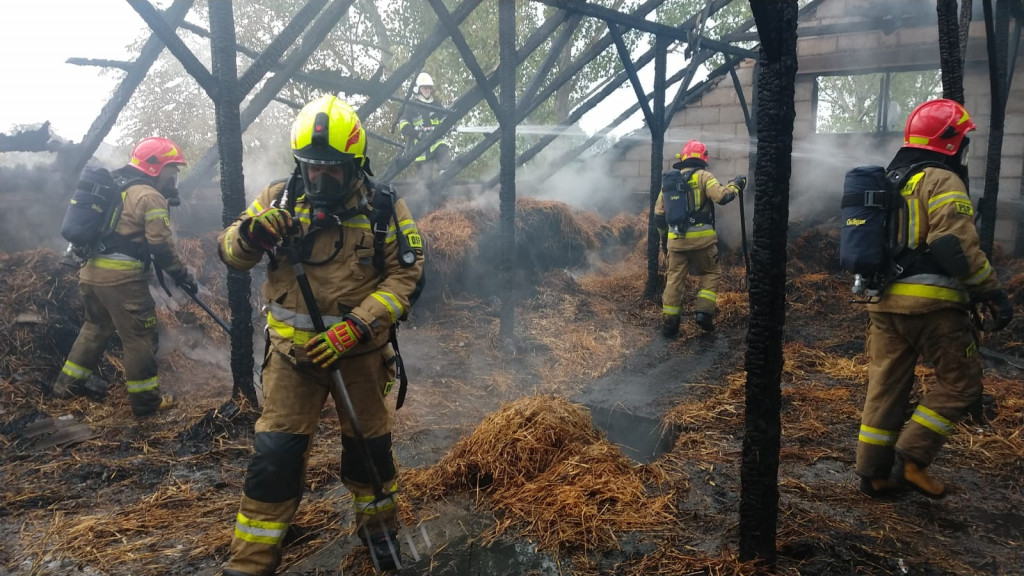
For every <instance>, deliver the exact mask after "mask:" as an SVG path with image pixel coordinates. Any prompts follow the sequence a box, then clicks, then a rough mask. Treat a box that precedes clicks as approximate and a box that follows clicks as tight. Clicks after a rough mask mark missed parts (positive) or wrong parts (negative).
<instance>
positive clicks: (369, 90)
mask: <svg viewBox="0 0 1024 576" xmlns="http://www.w3.org/2000/svg"><path fill="white" fill-rule="evenodd" d="M296 18H298V15H296ZM292 23H294V20H293V21H292ZM181 28H185V29H187V30H188V31H190V32H192V33H193V34H196V35H197V36H201V37H203V38H209V37H210V32H209V30H206V29H205V28H203V27H201V26H196V25H195V24H191V23H188V22H185V23H183V24H182V25H181ZM282 33H283V32H282ZM292 43H294V40H293V41H292ZM235 49H236V50H237V51H238V52H239V53H240V54H244V55H246V56H248V57H250V58H252V59H257V58H259V57H260V55H261V53H260V52H257V51H256V50H253V49H251V48H247V47H245V46H243V45H242V44H236V45H235ZM268 66H269V68H268V71H276V70H279V69H280V67H281V64H280V63H279V62H274V63H271V64H268ZM246 73H248V70H247V71H246ZM243 77H244V75H243ZM292 80H293V81H295V82H300V83H302V84H306V85H308V86H312V87H314V88H319V89H321V90H330V91H332V92H347V93H350V94H366V95H372V96H378V95H379V96H384V97H385V99H388V100H394V101H396V102H401V101H402V99H401V98H397V97H395V96H392V95H391V94H390V93H387V92H385V87H384V85H383V84H381V83H379V82H376V81H372V80H362V79H360V78H346V77H344V76H342V75H341V74H340V73H335V74H334V77H328V76H327V71H316V70H313V71H310V72H308V73H306V72H295V74H294V75H292ZM240 82H241V81H240ZM249 90H252V87H251V86H249V87H248V89H246V90H245V93H246V94H248V92H249ZM275 100H276V98H275ZM281 102H282V103H285V104H287V101H281ZM301 107H302V105H299V108H301Z"/></svg>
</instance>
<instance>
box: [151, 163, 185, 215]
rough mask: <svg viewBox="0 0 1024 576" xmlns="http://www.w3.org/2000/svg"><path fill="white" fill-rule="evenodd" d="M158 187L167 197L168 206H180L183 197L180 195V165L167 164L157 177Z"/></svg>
mask: <svg viewBox="0 0 1024 576" xmlns="http://www.w3.org/2000/svg"><path fill="white" fill-rule="evenodd" d="M157 189H158V190H159V191H160V194H161V195H162V196H163V197H164V198H166V199H167V205H168V206H180V205H181V199H180V198H179V197H178V167H177V166H165V167H164V169H163V171H162V172H160V175H159V176H158V177H157Z"/></svg>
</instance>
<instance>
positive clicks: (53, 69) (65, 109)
mask: <svg viewBox="0 0 1024 576" xmlns="http://www.w3.org/2000/svg"><path fill="white" fill-rule="evenodd" d="M164 4H165V3H163V2H157V3H156V5H158V6H163V5H164ZM146 29H147V27H146V23H145V22H143V20H142V18H140V17H139V15H138V14H136V13H135V10H133V9H132V8H131V7H130V6H129V5H128V3H127V2H124V1H123V0H87V1H86V0H25V1H20V0H17V1H16V0H3V1H0V132H7V131H8V130H9V129H10V128H11V126H13V125H20V124H41V123H42V122H45V121H46V120H49V121H50V123H51V126H52V129H53V131H54V132H56V133H57V134H59V135H60V136H61V137H63V138H65V139H67V140H73V141H76V142H79V141H81V140H82V137H83V136H84V135H85V133H86V132H87V131H88V130H89V126H90V125H91V124H92V121H93V120H94V119H95V118H96V116H97V115H99V112H100V109H101V108H102V107H103V105H104V104H105V103H106V101H107V98H108V97H109V95H110V91H111V90H112V89H113V88H114V87H115V86H116V85H117V82H118V81H119V79H120V75H117V74H113V75H101V74H100V68H97V67H93V66H74V65H71V64H67V63H65V61H66V60H67V59H68V58H72V57H77V58H105V59H111V60H127V59H130V57H129V56H128V55H127V53H126V52H125V46H127V45H128V44H129V43H131V42H132V41H133V40H134V39H135V38H136V37H138V36H139V35H141V34H142V33H143V32H144V30H146ZM108 139H110V137H109V136H108Z"/></svg>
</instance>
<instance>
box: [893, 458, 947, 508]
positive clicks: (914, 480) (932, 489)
mask: <svg viewBox="0 0 1024 576" xmlns="http://www.w3.org/2000/svg"><path fill="white" fill-rule="evenodd" d="M892 478H893V480H895V481H897V482H901V483H903V484H904V485H905V486H907V487H909V488H913V489H914V490H916V491H917V492H920V493H921V494H922V495H924V496H927V497H928V498H935V499H938V498H943V497H945V495H946V486H945V484H943V483H942V482H940V481H939V480H936V479H935V478H932V477H931V475H930V474H928V473H927V472H925V469H924V468H922V467H921V466H919V465H918V464H917V462H914V461H913V460H908V459H906V458H904V457H903V456H901V455H897V456H896V464H895V465H894V466H893V469H892Z"/></svg>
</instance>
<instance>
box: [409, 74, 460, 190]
mask: <svg viewBox="0 0 1024 576" xmlns="http://www.w3.org/2000/svg"><path fill="white" fill-rule="evenodd" d="M445 114H446V111H445V109H444V106H443V105H442V104H441V102H440V101H439V100H438V99H437V98H436V97H435V95H434V79H433V78H431V77H430V74H427V73H426V72H421V73H420V74H419V75H418V76H416V84H415V93H414V94H413V96H412V98H410V99H409V101H408V102H407V103H406V105H405V110H404V111H403V113H402V118H401V120H400V121H399V123H398V129H399V130H400V131H401V133H402V136H404V137H405V139H406V143H407V146H408V147H409V148H410V149H411V147H412V146H414V145H415V144H416V143H418V142H419V141H420V140H422V139H424V138H426V139H429V140H431V144H430V148H428V149H427V151H425V152H423V153H422V154H420V155H419V156H417V157H416V158H415V159H414V160H413V166H414V167H415V171H416V174H417V176H418V177H419V178H420V179H422V180H428V179H429V177H430V176H431V175H432V172H433V168H434V167H435V166H436V167H437V169H438V170H439V173H444V171H445V170H447V169H448V166H449V165H450V164H451V162H452V152H451V146H450V145H449V144H448V142H446V141H444V140H441V139H439V138H437V137H436V135H435V134H434V129H435V128H436V127H437V126H438V125H439V124H440V123H441V121H443V120H444V117H445Z"/></svg>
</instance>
